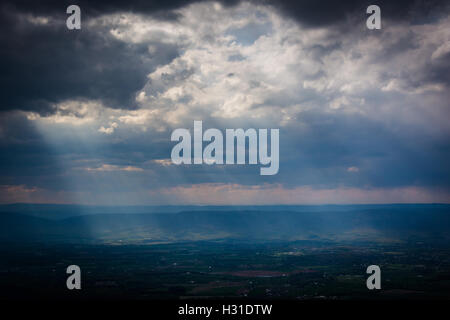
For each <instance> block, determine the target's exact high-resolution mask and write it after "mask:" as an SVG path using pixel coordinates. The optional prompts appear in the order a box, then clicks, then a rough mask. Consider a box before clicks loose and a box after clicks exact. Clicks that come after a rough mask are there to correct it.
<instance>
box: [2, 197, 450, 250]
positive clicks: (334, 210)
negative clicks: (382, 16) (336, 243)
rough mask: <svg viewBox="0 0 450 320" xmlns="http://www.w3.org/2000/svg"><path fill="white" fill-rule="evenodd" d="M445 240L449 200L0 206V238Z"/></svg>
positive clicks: (449, 229) (449, 225)
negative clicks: (423, 202) (343, 204)
mask: <svg viewBox="0 0 450 320" xmlns="http://www.w3.org/2000/svg"><path fill="white" fill-rule="evenodd" d="M411 238H428V239H429V238H433V239H435V240H439V241H449V239H450V205H445V204H429V205H422V204H419V205H401V204H398V205H345V206H339V205H335V206H334V205H331V206H228V207H227V206H220V207H214V206H209V207H196V206H189V207H183V206H174V207H171V206H165V207H89V206H71V205H29V204H16V205H3V206H0V240H2V241H70V242H84V241H89V242H92V241H94V242H101V243H104V242H109V243H152V242H158V241H184V240H211V239H251V240H295V239H322V240H323V239H329V240H360V241H361V240H378V241H398V240H407V239H411Z"/></svg>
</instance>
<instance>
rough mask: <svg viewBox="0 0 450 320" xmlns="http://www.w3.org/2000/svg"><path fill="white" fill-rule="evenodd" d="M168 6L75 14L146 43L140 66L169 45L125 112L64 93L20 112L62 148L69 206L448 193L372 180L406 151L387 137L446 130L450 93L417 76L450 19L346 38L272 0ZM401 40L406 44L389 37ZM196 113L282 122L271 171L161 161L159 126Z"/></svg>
mask: <svg viewBox="0 0 450 320" xmlns="http://www.w3.org/2000/svg"><path fill="white" fill-rule="evenodd" d="M177 13H178V19H177V20H170V21H163V20H157V19H154V18H152V17H150V16H146V15H138V14H131V13H116V14H110V15H104V16H100V17H96V18H93V19H91V20H89V21H87V22H86V23H85V28H89V30H91V31H97V32H99V33H103V34H104V37H105V41H106V42H107V41H110V40H111V39H114V40H116V41H117V40H118V41H121V42H123V43H125V44H126V45H127V46H130V47H133V46H142V47H144V48H146V50H145V51H142V52H141V53H140V54H141V56H139V57H136V58H139V59H142V61H144V62H146V61H147V62H146V63H149V64H151V61H152V60H151V58H152V57H153V56H154V55H157V54H161V53H160V51H159V47H160V46H161V45H171V46H175V47H176V48H177V50H178V53H179V54H178V56H177V57H175V58H174V59H173V60H171V61H170V62H169V63H167V64H162V65H161V64H160V65H156V66H152V68H150V69H152V70H153V71H151V72H150V73H149V74H148V75H147V80H146V83H145V84H144V85H143V87H142V88H141V89H140V90H138V91H137V92H136V93H135V100H134V105H133V108H132V109H127V108H126V107H125V106H124V107H123V108H117V107H114V108H112V106H109V105H108V104H107V102H104V101H101V100H98V101H97V100H87V99H81V98H78V97H74V98H73V99H70V100H67V101H63V102H60V103H58V104H56V105H55V108H56V112H55V113H54V114H51V115H47V116H40V115H39V114H37V113H32V112H28V113H26V114H27V117H28V119H29V120H30V121H33V122H34V123H36V124H37V127H38V128H39V130H40V132H41V133H42V134H43V136H44V137H45V138H46V142H47V143H48V144H49V145H50V147H52V148H54V149H56V154H61V156H59V157H58V158H59V159H60V165H61V167H62V168H64V174H63V177H62V179H63V180H64V181H65V183H66V185H67V187H66V188H67V190H66V192H67V201H68V202H76V203H101V204H140V203H161V201H162V200H161V199H164V201H163V202H166V203H173V202H174V203H175V202H176V203H221V204H223V203H228V204H233V203H239V204H242V203H246V201H248V203H264V202H265V201H267V199H270V201H269V202H270V203H296V201H298V202H304V203H330V202H335V203H348V202H355V203H361V202H383V201H386V202H408V201H409V200H408V199H410V200H411V201H413V202H422V201H427V199H430V201H441V202H448V201H449V196H448V192H446V191H445V188H444V187H442V186H440V187H441V188H440V189H439V188H438V189H439V190H440V191H439V192H436V193H435V192H434V191H433V190H434V189H433V188H431V189H430V188H428V187H429V185H430V182H427V183H424V184H423V185H420V181H419V180H420V179H419V180H417V181H412V180H411V181H409V180H408V179H406V180H405V181H402V182H399V183H394V182H392V183H391V182H389V183H386V185H383V183H384V182H383V177H382V175H383V174H385V172H383V170H384V168H385V166H387V165H392V166H396V165H398V163H400V162H401V161H404V160H405V159H406V158H407V156H406V157H405V158H402V157H400V158H399V159H397V158H396V154H395V152H396V150H394V149H395V148H396V146H395V145H392V146H389V144H390V143H393V142H392V141H400V142H399V144H402V146H405V143H403V140H404V141H408V140H409V137H408V135H409V134H410V132H421V133H422V136H423V137H424V139H425V140H424V141H425V142H424V144H425V145H426V144H427V143H426V139H431V140H432V139H437V140H438V141H442V140H445V138H446V137H448V135H449V134H450V126H449V125H448V123H447V120H446V118H445V117H443V116H442V115H448V101H449V99H448V98H450V97H449V95H448V92H447V90H446V88H445V86H444V85H443V84H442V83H439V82H437V81H436V82H433V81H432V80H427V79H424V77H425V76H424V72H423V70H425V68H426V67H429V66H430V65H435V66H439V64H440V63H442V59H444V58H445V57H446V56H447V55H448V54H449V52H450V51H449V49H448V48H449V47H448V39H449V37H450V31H449V30H450V28H449V26H450V18H445V19H441V20H438V21H435V22H432V23H431V22H430V23H429V24H424V25H408V24H405V23H399V24H395V25H394V24H392V25H390V26H389V28H386V30H382V31H381V32H379V33H378V34H376V35H375V34H373V33H372V34H371V33H368V32H367V30H365V29H364V23H361V21H359V20H358V19H359V17H354V18H351V17H350V18H347V19H348V21H346V22H343V23H344V24H345V23H346V25H345V26H344V30H345V35H343V34H342V30H343V29H342V28H333V26H332V27H320V28H304V27H302V26H301V25H300V24H298V23H296V22H295V21H294V20H291V19H287V18H286V17H284V16H282V15H280V14H279V13H278V11H276V10H274V8H272V7H270V6H263V5H254V4H250V3H245V2H244V3H241V4H239V5H237V6H232V7H223V6H221V5H220V4H218V3H197V4H192V5H189V6H186V7H184V8H181V9H179V10H177ZM352 19H354V20H352ZM388 25H389V24H388ZM355 26H357V27H355ZM108 39H109V40H108ZM402 41H403V42H404V41H406V42H408V41H411V45H407V46H405V47H400V44H401V43H402ZM386 57H387V58H386ZM90 67H92V68H95V67H96V66H90ZM193 120H203V123H204V124H205V126H206V127H208V128H211V127H217V128H250V127H252V128H280V132H281V137H280V139H281V148H282V150H281V154H280V172H281V174H280V176H279V177H278V176H277V177H274V178H273V179H272V180H267V179H266V180H261V179H262V178H261V177H259V176H258V175H257V174H255V172H256V170H257V168H225V167H223V166H213V167H206V166H202V167H175V166H172V165H170V163H167V158H168V157H169V156H170V153H169V150H170V147H171V143H170V132H171V131H172V130H173V129H174V128H178V127H185V128H191V127H192V123H193ZM358 123H362V124H363V125H365V128H364V129H363V130H366V129H367V130H373V131H368V132H366V133H364V134H365V135H367V136H368V137H369V140H367V141H359V140H360V138H359V137H358V135H360V131H358V130H361V128H360V127H358V126H357V124H358ZM352 126H355V127H352ZM339 130H340V131H339ZM352 130H353V132H352ZM364 134H363V135H364ZM377 137H378V138H380V139H381V138H382V137H383V138H386V137H387V139H386V140H387V141H388V142H385V141H381V140H376V139H377ZM391 138H395V139H391ZM282 139H285V140H282ZM314 139H315V140H314ZM370 139H373V140H370ZM308 140H309V141H308ZM433 141H434V140H433ZM385 143H386V144H385ZM428 145H430V144H429V143H428ZM386 146H388V147H389V148H392V150H389V152H391V153H389V154H387V153H386V152H387V151H386V149H385V147H386ZM360 148H362V150H360ZM365 148H366V149H365ZM370 148H373V149H370ZM405 149H407V150H408V152H412V153H414V152H418V151H417V150H415V149H414V147H412V146H409V145H406V146H405ZM328 150H331V151H328ZM333 150H334V151H333ZM327 152H330V154H331V156H329V155H327ZM333 152H336V153H333ZM63 155H64V156H63ZM383 157H384V158H383ZM381 158H383V159H386V160H383V159H382V160H383V161H386V162H383V161H382V160H380V159H381ZM324 159H325V160H324ZM326 159H331V160H326ZM322 161H325V162H326V161H328V162H326V163H321V162H322ZM380 161H381V162H380ZM428 162H429V161H428V160H427V159H425V160H424V161H423V164H422V163H420V164H417V165H418V166H419V168H420V166H422V165H425V164H426V163H428ZM377 166H378V167H377ZM376 170H379V171H378V172H374V171H376ZM393 170H394V171H395V168H394V169H393ZM283 171H284V174H283V173H282V172H283ZM312 172H313V173H315V174H312ZM387 174H389V170H387ZM277 179H278V180H277ZM379 180H380V181H379ZM374 181H377V182H376V183H375V182H374ZM262 185H264V187H260V186H262ZM211 186H216V187H211ZM217 186H220V187H217ZM390 188H393V189H392V190H397V191H396V192H393V193H391V195H392V194H394V195H397V196H396V197H392V196H389V190H391V189H390ZM199 190H200V191H201V192H198V191H199ZM333 190H334V191H333ZM343 190H344V191H343ZM398 190H400V191H398ZM442 190H444V191H442ZM254 192H257V193H258V194H259V195H263V198H261V197H260V196H257V195H255V194H254ZM205 193H206V194H209V195H208V196H206V198H205V195H204V194H205ZM402 193H403V195H402ZM244 194H245V195H247V197H246V198H242V195H244ZM413 194H416V195H420V196H418V197H417V198H414V197H412V195H413ZM221 195H222V196H221ZM270 195H272V196H270ZM273 195H276V196H275V197H274V196H273ZM302 195H303V196H302ZM335 195H339V196H338V197H336V196H335ZM221 197H222V198H221ZM383 197H384V198H383ZM222 199H226V201H225V202H224V201H223V200H222ZM246 199H247V200H246ZM383 199H385V200H383Z"/></svg>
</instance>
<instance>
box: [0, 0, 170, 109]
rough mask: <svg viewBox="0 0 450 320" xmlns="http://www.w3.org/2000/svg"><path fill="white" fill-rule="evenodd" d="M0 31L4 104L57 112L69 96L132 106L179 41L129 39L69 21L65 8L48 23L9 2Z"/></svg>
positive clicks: (4, 10)
mask: <svg viewBox="0 0 450 320" xmlns="http://www.w3.org/2000/svg"><path fill="white" fill-rule="evenodd" d="M1 15H2V16H1V17H0V19H2V21H3V24H4V27H3V28H2V29H1V31H0V41H1V43H2V44H3V45H2V47H1V49H0V68H1V69H2V73H1V76H0V85H1V87H2V90H1V94H0V101H1V109H2V110H12V109H19V110H32V111H37V112H39V113H41V114H48V113H52V112H53V111H54V110H53V105H54V104H55V103H58V102H60V101H64V100H66V99H76V98H85V99H98V100H102V101H103V102H104V103H105V104H106V105H108V106H110V107H113V108H124V109H132V108H134V107H135V106H134V105H133V98H134V93H135V92H136V91H137V90H138V89H140V88H141V87H142V86H143V84H144V81H145V77H146V74H147V73H148V72H150V71H152V70H153V69H154V68H155V67H156V66H157V65H159V64H161V63H167V62H168V61H170V60H171V59H173V58H174V57H176V55H177V48H176V47H175V46H173V45H167V44H166V45H165V44H157V45H156V46H155V48H156V50H155V51H154V53H153V55H149V54H148V51H147V50H148V49H147V46H143V45H134V46H132V45H127V44H124V43H122V42H120V41H118V40H116V39H114V38H113V37H111V36H109V34H108V30H99V29H96V30H92V29H89V28H84V29H82V30H81V31H79V32H71V31H69V30H67V28H66V27H65V18H66V15H65V14H64V11H63V12H62V14H61V15H60V16H55V19H56V20H52V21H50V22H49V23H48V24H44V25H33V24H32V23H27V20H26V17H27V16H26V15H25V13H24V12H23V11H15V10H11V8H9V7H8V6H4V7H3V8H2V11H1Z"/></svg>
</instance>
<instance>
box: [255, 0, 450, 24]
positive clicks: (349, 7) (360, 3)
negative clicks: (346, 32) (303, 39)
mask: <svg viewBox="0 0 450 320" xmlns="http://www.w3.org/2000/svg"><path fill="white" fill-rule="evenodd" d="M263 2H264V3H268V4H271V5H273V6H275V7H276V8H278V9H279V10H280V11H281V12H282V13H284V14H285V15H286V16H289V17H291V18H294V19H295V20H297V21H298V22H299V23H300V24H302V25H304V26H307V27H323V26H325V27H326V26H331V25H335V26H336V25H343V24H345V21H346V19H347V18H351V19H352V20H354V18H357V17H360V18H361V19H362V20H363V21H365V19H366V17H367V15H366V9H367V7H368V6H369V5H372V4H375V5H378V6H379V7H380V8H382V11H381V12H382V17H383V19H384V18H387V19H389V20H394V21H398V22H400V21H409V22H413V23H424V22H427V21H429V20H432V21H435V20H436V19H437V18H439V17H442V16H445V10H444V9H448V4H447V3H446V2H445V1H442V0H434V1H423V0H416V1H411V0H400V1H389V0H380V1H371V0H347V1H333V0H326V1H317V0H299V1H290V0H279V1H268V0H267V1H263Z"/></svg>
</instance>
